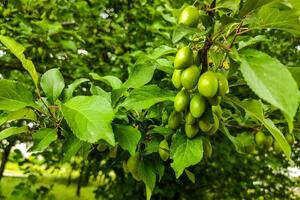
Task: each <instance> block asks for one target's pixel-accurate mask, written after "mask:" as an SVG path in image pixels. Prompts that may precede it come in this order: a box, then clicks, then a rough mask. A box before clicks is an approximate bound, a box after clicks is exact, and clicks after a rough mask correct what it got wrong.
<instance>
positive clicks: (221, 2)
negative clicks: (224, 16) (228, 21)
mask: <svg viewBox="0 0 300 200" xmlns="http://www.w3.org/2000/svg"><path fill="white" fill-rule="evenodd" d="M239 4H240V0H218V1H217V3H216V8H217V9H220V8H226V9H229V10H232V11H233V12H234V13H235V12H237V11H238V10H239Z"/></svg>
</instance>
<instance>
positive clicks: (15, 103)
mask: <svg viewBox="0 0 300 200" xmlns="http://www.w3.org/2000/svg"><path fill="white" fill-rule="evenodd" d="M26 106H34V99H33V96H32V93H31V92H30V91H29V90H28V89H27V88H25V87H24V86H23V85H21V84H19V83H18V82H16V81H12V80H6V79H3V80H0V110H8V111H16V110H19V109H21V108H24V107H26Z"/></svg>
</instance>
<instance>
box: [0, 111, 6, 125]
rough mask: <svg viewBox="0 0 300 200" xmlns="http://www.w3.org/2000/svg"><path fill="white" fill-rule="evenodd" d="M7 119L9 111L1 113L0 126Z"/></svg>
mask: <svg viewBox="0 0 300 200" xmlns="http://www.w3.org/2000/svg"><path fill="white" fill-rule="evenodd" d="M6 121H7V113H0V126H1V125H2V124H4V123H5V122H6Z"/></svg>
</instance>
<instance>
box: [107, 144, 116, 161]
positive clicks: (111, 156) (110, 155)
mask: <svg viewBox="0 0 300 200" xmlns="http://www.w3.org/2000/svg"><path fill="white" fill-rule="evenodd" d="M117 153H118V146H115V147H112V148H111V149H110V150H109V153H108V155H109V157H110V158H116V157H117Z"/></svg>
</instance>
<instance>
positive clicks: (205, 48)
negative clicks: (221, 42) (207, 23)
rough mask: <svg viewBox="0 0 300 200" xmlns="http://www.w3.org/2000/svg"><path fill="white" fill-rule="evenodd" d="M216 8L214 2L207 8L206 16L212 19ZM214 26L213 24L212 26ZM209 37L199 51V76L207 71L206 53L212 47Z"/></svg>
mask: <svg viewBox="0 0 300 200" xmlns="http://www.w3.org/2000/svg"><path fill="white" fill-rule="evenodd" d="M215 7H216V0H214V1H213V2H212V3H211V4H210V6H209V9H208V10H207V14H208V15H209V16H210V17H211V18H213V17H214V15H215V10H214V8H215ZM212 26H214V24H213V25H212ZM211 35H212V34H209V35H208V36H207V37H206V39H205V42H204V46H203V48H202V49H201V51H199V53H201V54H200V56H201V57H202V69H201V74H203V73H204V72H206V71H207V70H208V63H207V52H208V50H209V48H210V47H211V46H212V44H213V43H212V40H211V38H210V37H211Z"/></svg>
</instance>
